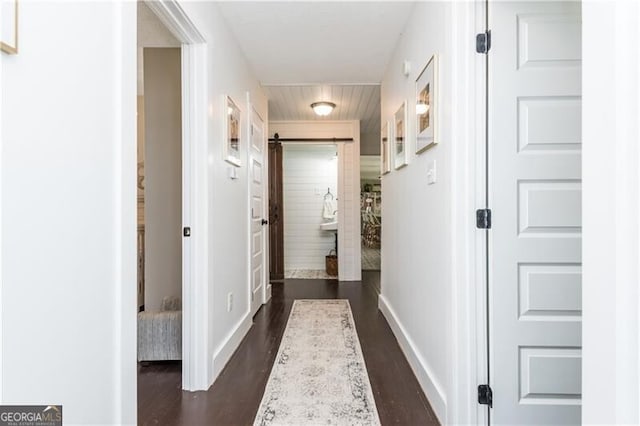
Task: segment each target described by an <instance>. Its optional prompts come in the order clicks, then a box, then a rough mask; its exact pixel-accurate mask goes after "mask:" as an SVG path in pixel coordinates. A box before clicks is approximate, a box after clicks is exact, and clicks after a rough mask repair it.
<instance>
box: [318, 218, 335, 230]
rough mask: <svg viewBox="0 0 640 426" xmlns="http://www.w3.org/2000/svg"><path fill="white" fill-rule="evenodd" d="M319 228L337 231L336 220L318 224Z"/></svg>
mask: <svg viewBox="0 0 640 426" xmlns="http://www.w3.org/2000/svg"><path fill="white" fill-rule="evenodd" d="M320 229H322V230H323V231H337V230H338V221H337V220H334V221H333V222H326V223H321V224H320Z"/></svg>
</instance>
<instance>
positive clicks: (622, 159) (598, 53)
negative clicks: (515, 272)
mask: <svg viewBox="0 0 640 426" xmlns="http://www.w3.org/2000/svg"><path fill="white" fill-rule="evenodd" d="M582 12H583V32H582V37H583V51H582V55H583V79H582V87H583V119H582V126H583V129H582V134H583V139H584V140H583V159H582V171H583V198H582V200H583V201H582V202H583V206H582V211H583V251H582V254H583V290H582V294H583V296H582V304H583V309H582V311H583V323H582V339H583V364H582V422H583V424H638V423H640V413H639V410H640V408H639V407H640V377H639V367H640V366H639V363H640V350H639V344H640V338H639V336H640V324H639V311H640V302H639V296H640V291H639V285H640V284H639V283H640V271H639V267H640V266H639V265H640V250H639V242H640V234H639V230H640V226H639V225H640V223H639V222H640V219H639V216H638V208H639V207H640V188H639V182H640V158H639V153H640V150H639V149H638V143H639V142H640V129H639V124H638V117H640V105H639V102H640V101H639V99H640V84H639V81H638V76H639V75H640V53H639V51H638V45H639V44H640V32H639V30H638V22H639V21H640V6H639V5H638V3H637V2H623V1H619V2H615V3H614V2H606V1H585V2H584V4H583V8H582Z"/></svg>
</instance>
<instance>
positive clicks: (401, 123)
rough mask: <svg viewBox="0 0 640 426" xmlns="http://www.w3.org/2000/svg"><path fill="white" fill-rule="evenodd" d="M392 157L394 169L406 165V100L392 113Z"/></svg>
mask: <svg viewBox="0 0 640 426" xmlns="http://www.w3.org/2000/svg"><path fill="white" fill-rule="evenodd" d="M393 136H394V137H393V139H394V144H393V147H392V149H393V154H394V155H393V158H394V166H395V168H396V169H399V168H401V167H404V166H406V165H407V162H408V156H407V102H403V103H402V105H400V108H398V110H397V111H396V113H395V114H394V126H393Z"/></svg>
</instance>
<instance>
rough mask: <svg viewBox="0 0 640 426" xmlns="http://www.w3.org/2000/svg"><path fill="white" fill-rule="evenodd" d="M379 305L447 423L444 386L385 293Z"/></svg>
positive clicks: (411, 364)
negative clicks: (437, 379) (437, 378)
mask: <svg viewBox="0 0 640 426" xmlns="http://www.w3.org/2000/svg"><path fill="white" fill-rule="evenodd" d="M378 307H379V308H380V311H381V312H382V314H383V315H384V317H385V318H386V319H387V322H388V323H389V326H390V327H391V330H392V331H393V334H394V335H395V336H396V339H397V340H398V343H399V344H400V348H401V349H402V352H404V355H405V356H406V357H407V361H409V365H410V366H411V368H412V369H413V372H414V374H415V375H416V377H417V378H418V382H419V383H420V386H421V387H422V390H423V391H424V393H425V395H426V396H427V399H428V400H429V403H430V404H431V407H432V408H433V411H434V412H435V413H436V416H437V417H438V420H439V421H440V423H441V424H446V418H447V399H446V396H445V394H444V392H443V390H442V386H441V385H440V384H439V383H438V382H437V381H436V380H435V378H434V375H433V373H432V372H431V371H432V370H431V368H430V367H429V365H428V364H427V362H426V361H425V359H424V358H423V357H422V355H421V354H420V352H419V351H418V350H417V348H416V346H415V344H414V343H413V340H411V337H410V336H409V335H408V334H407V332H406V330H405V328H404V327H403V326H402V323H400V321H399V320H398V316H397V315H396V313H395V312H394V310H393V308H392V307H391V306H390V305H389V302H388V301H387V299H386V298H385V297H384V296H383V295H380V297H379V299H378Z"/></svg>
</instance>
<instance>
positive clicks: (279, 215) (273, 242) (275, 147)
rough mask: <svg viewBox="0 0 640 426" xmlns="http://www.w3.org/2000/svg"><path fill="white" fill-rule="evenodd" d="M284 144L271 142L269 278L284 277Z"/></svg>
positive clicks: (275, 279) (279, 278)
mask: <svg viewBox="0 0 640 426" xmlns="http://www.w3.org/2000/svg"><path fill="white" fill-rule="evenodd" d="M282 200H283V198H282V144H281V143H279V142H275V143H273V142H270V143H269V280H270V281H278V280H283V279H284V208H283V201H282Z"/></svg>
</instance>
